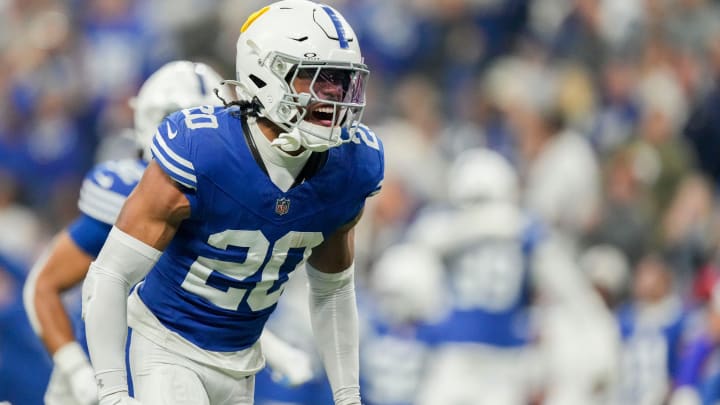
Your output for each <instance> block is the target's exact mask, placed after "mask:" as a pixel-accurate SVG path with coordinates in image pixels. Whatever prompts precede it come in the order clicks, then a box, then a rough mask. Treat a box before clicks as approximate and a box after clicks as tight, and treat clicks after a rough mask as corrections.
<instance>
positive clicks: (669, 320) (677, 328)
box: [617, 253, 688, 405]
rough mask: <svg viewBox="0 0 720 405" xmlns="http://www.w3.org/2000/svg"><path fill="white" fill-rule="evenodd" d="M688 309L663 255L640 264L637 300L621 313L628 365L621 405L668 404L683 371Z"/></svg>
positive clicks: (636, 278) (647, 257) (623, 369)
mask: <svg viewBox="0 0 720 405" xmlns="http://www.w3.org/2000/svg"><path fill="white" fill-rule="evenodd" d="M687 315H688V314H687V311H686V310H685V308H684V305H683V302H682V299H681V298H680V296H679V295H678V294H677V293H676V292H675V291H674V290H673V275H672V273H671V271H670V268H669V267H668V265H667V263H666V262H665V260H664V259H663V257H662V256H660V255H658V254H655V253H649V254H646V255H645V256H644V257H643V258H642V259H641V260H640V261H639V263H638V264H637V265H636V268H635V275H634V279H633V282H632V297H631V300H630V301H629V302H628V303H627V304H625V305H623V306H622V307H621V308H620V310H619V311H618V324H619V327H620V331H621V333H622V339H623V347H622V366H621V369H620V384H619V386H618V397H617V403H618V404H628V405H629V404H663V403H665V402H666V401H667V400H668V397H669V395H670V393H671V390H672V383H673V379H674V378H675V377H676V375H677V372H678V366H679V361H680V355H681V344H682V338H683V330H684V329H685V325H686V323H687Z"/></svg>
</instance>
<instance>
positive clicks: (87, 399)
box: [53, 342, 98, 405]
mask: <svg viewBox="0 0 720 405" xmlns="http://www.w3.org/2000/svg"><path fill="white" fill-rule="evenodd" d="M53 362H54V363H55V366H56V367H57V368H58V370H60V372H61V373H62V375H63V376H64V377H65V379H66V381H67V382H68V383H69V384H70V390H71V391H72V394H73V397H75V400H76V401H77V403H78V404H80V405H95V404H97V403H98V393H97V385H96V383H95V372H94V371H93V368H92V366H91V365H90V361H89V360H88V358H87V356H86V355H85V352H84V351H83V350H82V348H81V347H80V345H79V344H78V343H77V342H71V343H68V344H66V345H64V346H62V347H61V348H60V349H58V350H57V351H56V352H55V354H54V355H53Z"/></svg>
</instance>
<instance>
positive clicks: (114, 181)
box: [67, 159, 147, 353]
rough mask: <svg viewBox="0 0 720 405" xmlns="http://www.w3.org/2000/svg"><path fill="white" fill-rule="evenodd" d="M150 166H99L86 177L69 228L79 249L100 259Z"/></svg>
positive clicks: (80, 327)
mask: <svg viewBox="0 0 720 405" xmlns="http://www.w3.org/2000/svg"><path fill="white" fill-rule="evenodd" d="M146 167H147V163H146V162H145V161H143V160H141V159H124V160H113V161H107V162H103V163H99V164H97V165H96V166H95V167H93V168H92V170H90V171H89V172H88V174H87V175H86V176H85V180H83V184H82V188H81V189H80V199H79V200H78V207H79V208H80V216H79V217H78V218H77V219H75V221H73V223H71V224H70V225H69V226H68V228H67V229H68V233H69V234H70V237H71V238H72V240H73V241H74V242H75V244H77V246H78V247H79V248H80V249H82V250H83V251H84V252H85V253H87V254H88V255H90V256H92V257H97V255H98V253H100V249H101V248H102V246H103V244H104V243H105V239H107V236H108V233H110V229H112V226H113V224H114V223H115V220H116V219H117V217H118V215H119V214H120V209H122V206H123V204H124V203H125V199H127V196H128V195H130V192H131V191H132V190H133V189H134V188H135V186H136V185H137V183H138V182H139V181H140V178H141V177H142V174H143V172H144V171H145V168H146ZM75 312H76V313H74V314H73V316H72V318H73V323H74V324H75V326H76V327H75V336H76V338H77V340H78V342H80V344H81V345H82V346H83V348H84V349H85V352H86V353H87V351H88V350H87V342H86V339H85V324H84V323H83V322H82V321H81V320H80V313H79V311H75Z"/></svg>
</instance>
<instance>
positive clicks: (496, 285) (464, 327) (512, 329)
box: [411, 203, 544, 405]
mask: <svg viewBox="0 0 720 405" xmlns="http://www.w3.org/2000/svg"><path fill="white" fill-rule="evenodd" d="M426 215H428V216H427V217H426V218H424V219H423V218H421V219H420V220H419V221H418V224H417V228H416V229H415V230H414V231H411V236H414V237H416V238H417V239H418V240H420V241H422V242H423V243H425V244H427V245H428V246H430V247H432V248H433V249H434V250H436V251H438V252H439V253H440V254H441V255H442V256H443V257H444V259H445V263H446V265H447V268H448V279H449V286H448V287H447V288H449V290H450V294H449V295H450V296H451V297H452V302H451V303H450V307H449V309H448V311H447V312H448V314H447V315H446V316H445V317H444V318H443V319H442V320H440V321H439V322H437V323H436V324H435V325H433V327H434V328H435V329H437V330H441V331H442V333H439V334H437V336H436V337H435V339H434V341H433V342H432V343H433V346H432V359H431V360H430V361H428V362H427V364H428V366H427V369H428V370H427V373H426V376H425V377H424V381H423V382H422V383H421V384H419V391H420V394H419V396H418V397H417V400H418V401H419V402H418V404H420V405H425V404H433V403H462V402H466V401H478V400H480V401H481V402H487V403H493V404H521V403H526V402H527V397H528V392H527V386H528V379H529V378H530V377H529V375H528V369H529V368H528V367H527V365H528V364H530V363H529V359H528V356H529V351H528V350H527V345H528V342H529V339H530V331H529V306H530V290H531V288H530V287H531V275H534V274H535V272H534V270H535V269H533V265H534V260H533V256H534V254H535V250H536V245H538V243H539V242H540V241H541V239H542V238H543V236H544V235H543V228H542V227H541V226H540V225H539V224H538V223H537V222H536V221H533V220H532V219H529V218H527V217H526V215H525V214H523V213H522V212H521V211H520V210H519V209H518V208H517V207H515V206H512V205H510V204H504V203H490V204H486V205H484V206H478V207H474V208H471V209H468V210H457V211H454V210H451V211H449V212H447V211H438V212H435V213H429V214H426ZM443 224H444V225H443ZM423 228H424V229H423Z"/></svg>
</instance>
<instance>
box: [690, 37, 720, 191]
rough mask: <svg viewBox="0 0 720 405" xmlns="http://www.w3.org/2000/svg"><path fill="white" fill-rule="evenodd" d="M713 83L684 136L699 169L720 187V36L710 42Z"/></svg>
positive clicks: (693, 115)
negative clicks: (719, 157) (689, 144)
mask: <svg viewBox="0 0 720 405" xmlns="http://www.w3.org/2000/svg"><path fill="white" fill-rule="evenodd" d="M707 49H708V52H707V54H708V59H709V62H710V63H709V71H710V72H709V74H710V81H709V83H708V87H709V88H708V89H707V92H706V94H701V95H700V100H699V102H698V103H697V104H696V105H695V106H694V108H693V110H692V113H691V115H690V118H689V120H688V121H687V124H686V126H685V136H686V137H687V139H688V140H689V141H690V143H691V145H692V146H693V149H694V150H695V154H696V155H697V157H698V163H699V166H700V169H701V170H702V171H703V172H705V173H706V174H707V175H708V176H710V177H711V178H712V180H713V183H714V186H715V187H718V185H720V159H718V158H717V156H719V155H720V113H718V106H720V34H718V35H715V36H714V37H713V38H712V39H711V40H709V41H708V46H707Z"/></svg>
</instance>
